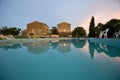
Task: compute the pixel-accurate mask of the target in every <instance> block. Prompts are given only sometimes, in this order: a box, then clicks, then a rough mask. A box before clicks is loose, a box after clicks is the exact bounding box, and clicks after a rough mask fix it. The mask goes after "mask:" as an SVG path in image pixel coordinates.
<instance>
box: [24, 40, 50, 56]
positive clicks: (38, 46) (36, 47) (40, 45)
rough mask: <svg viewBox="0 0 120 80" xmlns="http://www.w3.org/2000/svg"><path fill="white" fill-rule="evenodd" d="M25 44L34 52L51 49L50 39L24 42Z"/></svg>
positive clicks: (38, 52)
mask: <svg viewBox="0 0 120 80" xmlns="http://www.w3.org/2000/svg"><path fill="white" fill-rule="evenodd" d="M23 45H24V46H26V47H27V48H28V51H29V52H31V53H34V54H41V53H45V52H47V51H48V49H49V41H47V40H42V41H38V42H31V43H24V44H23Z"/></svg>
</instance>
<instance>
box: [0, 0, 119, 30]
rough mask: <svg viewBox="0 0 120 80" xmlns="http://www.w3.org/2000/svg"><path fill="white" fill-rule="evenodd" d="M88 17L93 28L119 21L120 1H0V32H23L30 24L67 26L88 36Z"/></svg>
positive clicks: (50, 26)
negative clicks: (7, 28) (11, 30)
mask: <svg viewBox="0 0 120 80" xmlns="http://www.w3.org/2000/svg"><path fill="white" fill-rule="evenodd" d="M92 16H94V18H95V25H97V24H98V23H99V22H101V23H106V22H107V21H109V20H110V19H113V18H116V19H120V0H0V28H2V26H8V27H19V28H21V29H22V30H23V29H26V28H27V24H28V23H31V22H33V21H40V22H43V23H46V24H47V25H48V27H49V28H52V27H53V26H57V24H58V23H61V22H68V23H70V24H71V30H73V29H74V28H75V27H77V26H81V27H83V28H84V29H85V30H86V31H87V32H88V29H89V23H90V20H91V17H92Z"/></svg>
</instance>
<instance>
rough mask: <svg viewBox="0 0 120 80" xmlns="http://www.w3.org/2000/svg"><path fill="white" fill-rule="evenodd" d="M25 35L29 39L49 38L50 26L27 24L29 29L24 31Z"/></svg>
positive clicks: (35, 22)
mask: <svg viewBox="0 0 120 80" xmlns="http://www.w3.org/2000/svg"><path fill="white" fill-rule="evenodd" d="M22 33H23V35H25V36H27V37H29V38H32V37H34V38H39V37H45V36H48V26H47V24H45V23H42V22H38V21H34V22H32V23H29V24H27V29H26V30H23V32H22Z"/></svg>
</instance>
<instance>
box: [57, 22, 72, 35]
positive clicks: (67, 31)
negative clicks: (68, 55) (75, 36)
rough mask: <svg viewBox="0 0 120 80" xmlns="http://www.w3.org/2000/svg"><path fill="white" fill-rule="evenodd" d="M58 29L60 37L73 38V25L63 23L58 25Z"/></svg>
mask: <svg viewBox="0 0 120 80" xmlns="http://www.w3.org/2000/svg"><path fill="white" fill-rule="evenodd" d="M57 28H58V35H59V36H60V37H71V35H72V33H71V24H69V23H67V22H62V23H59V24H57Z"/></svg>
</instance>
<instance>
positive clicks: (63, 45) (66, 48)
mask: <svg viewBox="0 0 120 80" xmlns="http://www.w3.org/2000/svg"><path fill="white" fill-rule="evenodd" d="M57 50H58V51H59V52H61V53H68V52H70V51H71V39H69V40H59V43H58V48H57Z"/></svg>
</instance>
